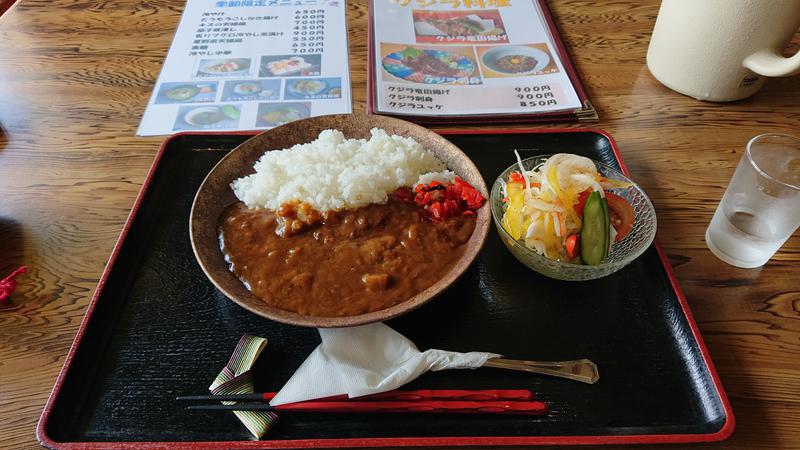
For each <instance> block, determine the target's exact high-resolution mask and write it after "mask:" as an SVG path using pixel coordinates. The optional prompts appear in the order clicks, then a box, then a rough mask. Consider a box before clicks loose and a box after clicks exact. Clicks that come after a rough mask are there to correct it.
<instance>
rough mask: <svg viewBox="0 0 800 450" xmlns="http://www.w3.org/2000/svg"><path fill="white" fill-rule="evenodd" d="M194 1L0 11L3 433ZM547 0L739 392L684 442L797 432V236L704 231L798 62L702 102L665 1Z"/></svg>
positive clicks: (34, 3)
mask: <svg viewBox="0 0 800 450" xmlns="http://www.w3.org/2000/svg"><path fill="white" fill-rule="evenodd" d="M348 3H349V16H348V20H349V27H350V29H349V39H350V55H351V56H350V64H351V66H350V67H351V71H352V81H353V99H354V104H353V109H354V110H355V111H364V109H365V89H366V68H365V61H366V49H367V43H366V26H367V20H366V14H367V9H366V6H365V3H366V2H365V1H362V0H359V1H351V2H348ZM182 7H183V2H177V1H174V2H171V1H166V0H150V1H147V2H140V1H134V0H94V1H90V0H21V1H20V2H19V3H18V4H17V5H15V7H14V8H12V9H10V10H9V11H8V12H7V13H6V14H4V15H3V16H2V17H0V127H2V129H0V274H3V276H4V274H5V273H7V272H10V271H11V270H12V269H13V268H15V267H16V266H18V265H21V264H27V265H28V266H29V267H30V271H29V273H28V275H26V276H24V277H22V278H21V279H20V281H21V282H22V283H21V286H20V288H19V290H18V291H17V293H15V294H14V296H13V302H14V304H15V305H16V307H15V308H14V309H13V310H7V311H3V312H0V448H8V449H23V448H24V449H27V448H36V447H38V444H37V442H36V437H35V434H34V428H35V425H36V422H37V420H38V418H39V415H40V413H41V410H42V407H43V405H44V403H45V401H46V399H47V396H48V395H49V393H50V389H51V388H52V385H53V382H54V381H55V377H56V375H57V374H58V371H59V369H60V368H61V365H62V363H63V361H64V357H65V355H66V353H67V351H68V349H69V346H70V344H71V342H72V339H73V337H74V336H75V332H76V330H77V327H78V324H79V323H80V321H81V318H82V317H83V315H84V313H85V311H86V306H87V304H88V302H89V300H90V298H91V295H92V293H93V292H94V290H95V288H96V285H97V281H98V279H99V277H100V274H101V272H102V270H103V268H104V266H105V263H106V261H107V258H108V256H109V255H110V253H111V249H112V247H113V245H114V243H115V241H116V239H117V237H118V235H119V233H120V230H121V229H122V226H123V223H124V222H125V219H126V217H127V215H128V213H129V210H130V207H131V205H132V204H133V201H134V199H135V197H136V194H137V192H138V190H139V188H140V186H141V183H142V180H143V179H144V177H145V175H146V174H147V171H148V169H149V167H150V164H151V162H152V159H153V156H154V155H155V153H156V151H157V149H158V146H159V144H160V142H161V140H162V139H161V138H137V137H135V136H134V134H135V132H136V128H137V126H138V123H139V119H140V118H141V116H142V113H143V111H144V108H145V105H146V103H147V100H148V98H149V95H150V92H151V89H152V88H153V84H154V82H155V80H156V78H157V76H158V73H159V70H160V68H161V63H162V60H163V58H164V57H165V56H166V52H167V49H168V48H169V45H170V42H171V39H172V33H173V32H174V30H175V28H176V26H177V23H178V20H179V18H180V14H181V11H182ZM551 8H552V10H553V13H554V15H555V18H556V21H557V23H558V25H559V27H560V29H561V34H562V35H563V36H564V39H565V41H566V44H567V46H568V48H569V49H570V51H571V53H572V55H573V58H574V60H575V63H576V66H577V68H578V71H579V72H580V74H581V78H582V79H583V81H584V84H585V86H586V88H587V90H588V93H589V97H590V98H591V99H592V101H593V103H594V105H595V106H596V107H597V109H598V111H599V114H600V117H601V120H600V122H599V123H598V124H597V125H596V127H598V128H601V129H604V130H606V131H607V132H609V133H610V134H611V135H612V136H613V137H614V138H615V139H616V141H617V143H618V145H619V148H620V149H621V152H622V154H623V157H624V159H625V161H626V163H627V165H628V167H629V169H630V172H631V173H632V175H633V178H634V179H635V180H637V181H639V182H640V183H641V184H642V186H643V187H644V189H645V190H646V191H647V192H648V193H649V195H650V197H651V199H652V200H653V203H654V204H655V207H656V210H657V212H658V216H659V231H658V240H659V241H660V242H661V244H662V245H663V247H664V248H665V250H666V252H667V254H668V255H669V258H670V261H671V262H672V264H673V266H674V268H675V271H676V274H677V276H678V279H679V281H680V284H681V286H682V287H683V289H684V291H685V293H686V296H687V298H688V301H689V303H690V304H691V307H692V309H693V311H694V315H695V319H696V320H697V322H698V323H699V326H700V329H701V331H702V333H703V336H704V338H705V341H706V343H707V345H708V348H709V350H710V353H711V356H712V358H713V360H714V362H715V364H716V366H717V368H718V370H719V373H720V376H721V378H722V382H723V384H724V386H725V389H726V390H727V392H728V395H729V396H730V398H731V400H732V403H733V408H734V411H735V414H736V422H737V426H736V431H735V432H734V434H733V436H732V437H731V438H730V439H729V440H728V441H726V442H724V443H718V444H708V445H696V446H691V447H684V448H737V449H751V448H770V449H777V448H781V449H790V448H800V428H799V427H798V426H797V424H798V423H800V388H799V387H798V384H800V281H799V279H798V274H800V272H799V271H798V269H797V267H798V264H799V263H800V238H798V236H797V235H795V236H794V237H792V238H791V239H790V240H789V241H788V242H787V243H786V244H785V245H784V247H783V248H782V249H781V250H780V251H779V252H778V254H777V255H776V256H775V257H774V258H773V259H772V260H771V261H770V262H769V263H768V264H767V265H766V266H764V267H763V268H761V269H755V270H744V269H736V268H733V267H730V266H728V265H726V264H724V263H722V262H720V261H719V260H717V259H716V258H715V257H714V256H713V255H712V254H711V253H710V252H709V251H708V249H707V248H706V246H705V243H704V232H705V228H706V226H707V224H708V222H709V220H710V219H711V216H712V214H713V212H714V209H715V207H716V204H717V202H718V201H719V199H720V197H721V196H722V194H723V192H724V189H725V186H726V184H727V181H728V180H729V179H730V176H731V175H732V173H733V170H734V168H735V165H736V164H737V162H738V161H739V159H740V157H741V156H742V152H743V149H744V144H745V143H746V142H747V140H748V139H749V138H751V137H752V136H754V135H757V134H760V133H764V132H783V133H794V134H798V133H799V132H800V77H794V78H782V79H772V80H769V81H768V82H767V85H766V87H765V88H764V89H763V90H762V91H761V92H759V93H758V94H757V95H756V96H754V97H752V98H750V99H747V100H743V101H739V102H735V103H727V104H715V103H702V102H699V101H696V100H693V99H691V98H688V97H684V96H682V95H680V94H677V93H674V92H672V91H670V90H668V89H667V88H665V87H663V86H662V85H661V84H659V83H658V82H657V81H656V80H655V79H654V78H653V77H652V76H651V75H650V73H649V72H648V70H647V68H646V66H645V54H646V51H647V44H648V41H649V36H650V32H651V30H652V28H653V24H654V20H655V17H656V14H657V11H658V2H656V1H646V2H644V1H643V2H623V1H603V2H597V3H594V2H589V1H581V0H569V1H568V0H564V1H552V2H551ZM797 42H800V40H798V39H795V43H794V44H792V45H790V47H791V48H789V49H787V51H791V52H794V51H797V47H798V45H797ZM544 126H545V127H579V126H581V125H577V124H549V125H544Z"/></svg>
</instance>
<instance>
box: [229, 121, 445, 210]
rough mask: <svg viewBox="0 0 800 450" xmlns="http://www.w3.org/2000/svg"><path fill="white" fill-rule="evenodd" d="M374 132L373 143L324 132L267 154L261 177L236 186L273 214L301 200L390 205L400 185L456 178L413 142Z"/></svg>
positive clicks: (327, 206) (319, 204)
mask: <svg viewBox="0 0 800 450" xmlns="http://www.w3.org/2000/svg"><path fill="white" fill-rule="evenodd" d="M371 134H372V136H371V137H370V139H369V140H365V139H345V137H344V135H343V134H342V132H341V131H338V130H325V131H323V132H322V133H320V134H319V137H318V138H317V139H316V140H314V141H312V142H309V143H307V144H297V145H295V146H293V147H292V148H289V149H284V150H280V151H268V152H266V153H264V155H263V156H262V157H261V158H260V159H259V160H258V162H256V164H255V166H254V168H255V170H256V173H254V174H252V175H248V176H246V177H242V178H239V179H238V180H235V181H234V182H233V183H231V187H232V188H233V191H234V193H235V194H236V197H238V198H239V200H241V201H242V202H244V203H245V204H246V205H247V207H248V208H268V209H273V210H274V209H277V208H278V207H279V206H280V205H281V204H283V203H286V202H289V201H291V200H299V201H302V202H305V203H308V204H310V205H311V206H313V207H314V208H316V209H318V210H320V211H328V210H340V209H350V208H358V207H361V206H366V205H368V204H371V203H385V202H386V201H387V200H388V195H389V194H390V193H391V192H393V191H395V190H396V189H397V188H399V187H402V186H415V185H416V184H417V183H418V182H425V183H426V184H427V183H430V181H431V180H433V179H436V180H440V181H452V178H453V177H454V176H455V175H454V174H453V173H452V172H450V171H447V170H445V165H444V163H442V162H441V161H439V160H438V159H437V158H436V157H435V156H434V155H433V153H431V152H430V151H428V150H425V149H424V148H423V147H422V145H421V144H420V143H419V142H417V141H415V140H414V139H412V138H408V137H403V136H396V135H392V136H390V135H388V134H387V133H386V132H385V131H384V130H381V129H378V128H373V129H372V131H371ZM423 180H426V181H423Z"/></svg>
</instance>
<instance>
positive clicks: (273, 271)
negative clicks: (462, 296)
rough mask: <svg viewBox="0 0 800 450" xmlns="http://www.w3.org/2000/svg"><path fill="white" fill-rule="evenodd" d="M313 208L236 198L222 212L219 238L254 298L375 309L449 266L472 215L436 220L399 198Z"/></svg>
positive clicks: (342, 309) (290, 305) (336, 309)
mask: <svg viewBox="0 0 800 450" xmlns="http://www.w3.org/2000/svg"><path fill="white" fill-rule="evenodd" d="M281 209H282V210H281ZM287 210H288V211H287ZM312 211H313V210H310V209H309V208H308V207H307V205H303V204H300V205H298V204H295V205H285V207H281V208H279V211H278V212H277V214H276V212H274V211H270V210H266V209H248V208H247V207H246V206H245V205H244V204H243V203H236V204H234V205H232V206H231V207H229V208H228V209H227V210H226V211H225V213H224V214H223V216H222V217H221V221H220V243H221V247H222V250H223V252H224V254H225V258H226V260H227V261H228V263H229V264H230V267H231V270H232V271H233V272H234V273H235V274H236V276H238V277H239V278H240V279H241V280H242V282H243V283H245V285H246V286H247V287H248V289H250V290H251V291H252V292H253V294H255V295H256V296H257V297H259V298H261V299H263V300H264V301H265V302H267V303H269V304H271V305H273V306H275V307H277V308H280V309H284V310H288V311H293V312H297V313H299V314H305V315H313V316H322V317H333V316H351V315H358V314H363V313H367V312H371V311H377V310H381V309H385V308H388V307H391V306H393V305H396V304H398V303H401V302H403V301H405V300H408V299H409V298H411V297H412V296H414V295H415V294H417V293H419V292H422V291H423V290H425V289H426V288H428V287H430V286H431V285H433V284H434V283H435V282H436V281H437V280H439V279H441V278H442V276H444V275H445V274H446V273H447V272H448V271H449V270H450V269H451V268H452V267H453V265H454V264H455V262H456V261H457V260H458V259H459V258H460V257H461V255H462V254H463V253H464V250H465V244H466V243H467V241H469V239H470V236H472V232H473V230H474V229H475V217H474V215H471V214H468V215H463V214H461V215H457V216H453V217H448V218H446V219H444V220H441V221H438V223H434V221H432V220H428V219H427V214H426V212H425V209H424V208H422V207H420V206H419V205H417V204H416V203H414V202H408V201H402V200H400V199H398V198H397V197H393V198H392V199H391V200H390V201H389V202H388V203H385V204H372V205H368V206H365V207H362V208H357V209H353V210H344V211H326V212H322V213H319V212H317V211H313V212H312ZM298 216H299V217H298Z"/></svg>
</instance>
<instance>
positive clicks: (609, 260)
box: [489, 155, 656, 281]
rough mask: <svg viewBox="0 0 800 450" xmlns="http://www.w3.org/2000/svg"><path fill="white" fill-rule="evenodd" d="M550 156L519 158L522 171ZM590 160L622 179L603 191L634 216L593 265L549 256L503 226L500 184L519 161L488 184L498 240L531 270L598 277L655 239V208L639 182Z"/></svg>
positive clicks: (573, 277) (552, 274)
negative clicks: (626, 229)
mask: <svg viewBox="0 0 800 450" xmlns="http://www.w3.org/2000/svg"><path fill="white" fill-rule="evenodd" d="M550 156H552V155H541V156H536V157H533V158H528V159H525V160H522V161H521V163H522V166H523V167H524V168H525V170H526V171H530V170H533V169H534V168H535V167H537V166H539V165H541V164H542V163H544V162H545V161H546V160H547V159H548V158H549V157H550ZM592 162H593V163H594V165H595V167H596V168H597V171H598V172H599V173H600V175H601V176H604V177H606V178H609V179H613V180H617V181H620V182H622V183H620V185H623V184H624V185H625V187H614V188H609V189H606V191H607V192H612V193H613V194H616V195H618V196H619V197H622V198H623V199H625V201H627V202H628V203H629V204H630V205H631V207H632V209H633V212H634V220H633V223H632V225H631V229H630V232H629V233H628V234H627V235H626V236H625V237H624V238H622V239H621V240H619V241H618V242H614V243H613V245H612V246H611V249H610V251H609V253H608V255H607V256H606V257H605V258H604V259H603V261H602V262H601V263H600V264H596V265H584V264H580V263H575V262H567V261H559V260H556V259H550V258H548V257H546V256H544V255H542V254H541V253H539V252H537V251H536V250H534V249H533V248H532V247H529V246H527V245H526V244H525V242H524V241H523V240H517V239H515V238H514V237H513V236H511V235H510V234H509V233H508V231H506V229H505V228H504V227H503V215H504V213H505V210H506V204H505V202H504V201H503V198H504V192H503V185H504V183H505V180H508V178H509V176H510V175H511V173H512V172H519V164H517V163H515V164H513V165H511V166H510V167H508V168H507V169H506V170H504V171H503V173H501V174H500V175H499V176H498V177H497V179H496V180H495V182H494V184H493V185H492V190H491V193H490V195H489V205H490V208H491V212H492V217H493V219H494V223H495V226H496V228H497V232H498V233H499V234H500V240H502V241H503V244H505V246H506V247H507V248H508V250H509V251H510V252H511V254H512V255H514V257H515V258H517V259H518V260H519V261H520V262H521V263H523V264H524V265H526V266H527V267H528V268H530V269H532V270H534V271H535V272H538V273H540V274H542V275H545V276H547V277H550V278H555V279H558V280H567V281H585V280H593V279H596V278H602V277H605V276H607V275H610V274H612V273H614V272H616V271H618V270H620V269H622V268H623V267H625V266H627V265H628V264H630V263H631V262H632V261H633V260H635V259H636V258H638V257H639V256H640V255H641V254H642V253H644V251H645V250H647V248H648V247H650V244H651V243H652V242H653V240H654V239H655V235H656V212H655V208H653V204H652V202H650V199H649V198H648V197H647V194H645V192H644V191H643V190H642V189H641V188H640V187H639V185H637V184H636V183H634V182H633V181H632V180H630V179H629V178H628V177H627V176H625V175H624V174H622V173H621V172H619V171H618V170H616V169H614V168H612V167H610V166H607V165H605V164H603V163H601V162H598V161H594V160H592Z"/></svg>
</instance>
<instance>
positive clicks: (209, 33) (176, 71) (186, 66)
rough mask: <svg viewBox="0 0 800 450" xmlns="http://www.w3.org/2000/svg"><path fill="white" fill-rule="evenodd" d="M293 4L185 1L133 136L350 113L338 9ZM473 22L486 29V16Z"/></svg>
mask: <svg viewBox="0 0 800 450" xmlns="http://www.w3.org/2000/svg"><path fill="white" fill-rule="evenodd" d="M295 3H296V2H279V3H277V4H275V5H271V4H266V3H265V2H232V1H215V0H189V1H187V2H186V6H185V9H184V11H183V16H182V17H181V21H180V24H179V25H178V29H177V31H176V32H175V37H174V38H173V41H172V46H171V47H170V49H169V53H168V54H167V57H166V59H165V60H164V65H163V67H162V69H161V74H160V75H159V77H158V80H157V81H156V83H155V86H154V88H153V93H152V95H151V97H150V101H149V102H148V104H147V109H146V110H145V113H144V116H143V117H142V121H141V123H140V125H139V130H138V131H137V133H136V134H137V135H138V136H157V135H167V134H173V133H177V132H181V131H193V132H194V131H200V132H202V131H236V130H258V129H268V128H273V127H276V126H279V125H282V124H284V123H287V122H290V121H292V120H298V119H302V118H305V117H312V116H321V115H327V114H338V113H349V112H352V103H351V95H350V71H349V67H348V56H347V55H348V49H347V27H346V23H345V7H346V5H345V3H344V2H342V1H338V0H305V1H303V2H302V4H301V5H296V4H295ZM481 17H482V16H481ZM481 17H479V19H477V20H478V22H477V23H478V24H483V25H485V26H486V27H489V22H488V21H491V20H492V19H493V17H491V16H486V17H485V18H481ZM423 19H424V20H429V21H431V22H432V23H437V22H436V19H437V18H436V17H432V18H427V17H425V18H423ZM473 20H475V19H474V18H464V19H463V20H462V22H464V24H462V25H461V26H468V25H465V24H470V25H469V26H474V25H473V24H472V21H473ZM476 30H478V31H476V33H478V32H480V33H484V31H483V28H480V27H479V28H476ZM485 32H486V33H489V32H492V30H486V31H485Z"/></svg>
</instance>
